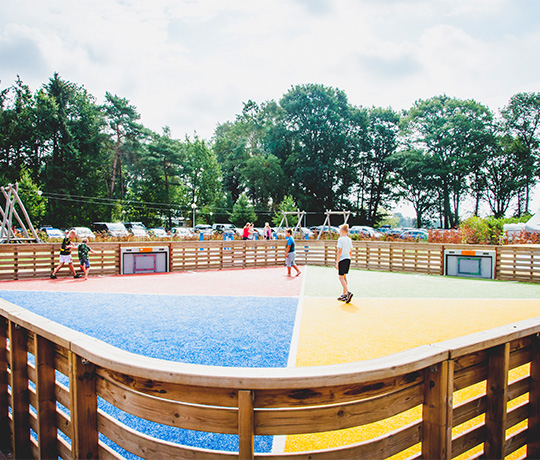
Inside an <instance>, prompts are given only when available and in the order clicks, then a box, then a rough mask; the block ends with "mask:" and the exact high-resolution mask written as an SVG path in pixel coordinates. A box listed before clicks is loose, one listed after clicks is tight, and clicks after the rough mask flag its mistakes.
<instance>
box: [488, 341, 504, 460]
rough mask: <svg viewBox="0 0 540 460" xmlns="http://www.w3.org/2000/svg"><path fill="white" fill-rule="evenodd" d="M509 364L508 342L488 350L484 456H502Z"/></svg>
mask: <svg viewBox="0 0 540 460" xmlns="http://www.w3.org/2000/svg"><path fill="white" fill-rule="evenodd" d="M509 366H510V343H509V342H507V343H505V344H503V345H499V346H497V347H494V348H492V349H491V350H488V378H487V394H486V402H487V406H486V442H485V443H484V455H485V457H486V458H504V445H505V442H506V414H507V409H506V406H507V403H508V371H509Z"/></svg>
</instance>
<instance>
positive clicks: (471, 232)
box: [460, 216, 530, 244]
mask: <svg viewBox="0 0 540 460" xmlns="http://www.w3.org/2000/svg"><path fill="white" fill-rule="evenodd" d="M529 219H530V216H522V217H519V218H515V217H511V218H495V217H486V218H485V219H481V218H480V217H475V216H473V217H469V218H468V219H466V220H465V221H463V223H462V224H461V225H460V229H461V232H462V238H463V241H462V242H463V243H468V244H502V242H503V241H502V240H503V237H504V224H515V223H519V222H527V221H528V220H529Z"/></svg>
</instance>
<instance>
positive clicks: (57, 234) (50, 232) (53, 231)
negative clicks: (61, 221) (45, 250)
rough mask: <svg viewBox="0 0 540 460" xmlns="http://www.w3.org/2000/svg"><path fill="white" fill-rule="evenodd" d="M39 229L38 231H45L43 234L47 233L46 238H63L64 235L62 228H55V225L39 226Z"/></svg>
mask: <svg viewBox="0 0 540 460" xmlns="http://www.w3.org/2000/svg"><path fill="white" fill-rule="evenodd" d="M39 231H40V232H45V234H46V235H47V238H61V239H63V238H64V237H65V236H66V235H65V234H64V232H63V231H62V230H60V229H59V228H55V227H49V226H46V227H41V228H40V229H39Z"/></svg>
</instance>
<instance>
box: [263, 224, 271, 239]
mask: <svg viewBox="0 0 540 460" xmlns="http://www.w3.org/2000/svg"><path fill="white" fill-rule="evenodd" d="M264 238H265V239H266V240H271V239H272V229H271V228H270V224H269V223H268V222H266V224H264Z"/></svg>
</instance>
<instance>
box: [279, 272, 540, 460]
mask: <svg viewBox="0 0 540 460" xmlns="http://www.w3.org/2000/svg"><path fill="white" fill-rule="evenodd" d="M349 288H350V290H351V291H352V292H353V293H354V294H355V296H354V297H353V300H352V302H351V303H350V304H344V303H342V302H340V301H338V300H337V299H336V298H337V296H338V295H339V294H340V289H339V283H338V281H337V275H336V271H335V270H333V269H330V268H322V267H309V270H308V274H307V280H306V286H305V292H304V297H303V299H302V310H301V318H300V327H299V336H298V346H297V351H296V360H295V365H296V366H322V365H328V364H339V363H348V362H355V361H361V360H369V359H373V358H379V357H382V356H387V355H391V354H394V353H397V352H400V351H403V350H407V349H411V348H415V347H418V346H421V345H426V344H433V343H437V342H442V341H445V340H449V339H453V338H456V337H462V336H465V335H468V334H472V333H476V332H480V331H485V330H488V329H492V328H495V327H498V326H503V325H507V324H511V323H513V322H516V321H520V320H524V319H529V318H534V317H537V316H540V286H538V285H528V284H518V283H505V282H498V281H484V280H470V279H455V278H444V277H435V276H423V275H409V274H396V273H381V272H365V271H359V270H353V271H351V273H350V275H349ZM527 373H528V367H526V366H523V367H522V368H518V369H515V370H514V371H512V373H511V375H510V380H514V379H516V378H518V377H521V376H523V375H525V374H527ZM482 392H485V382H484V383H482V384H479V385H476V386H475V387H472V388H469V389H467V391H460V392H457V393H456V394H455V395H454V404H455V405H456V404H460V403H462V402H463V401H466V400H468V399H471V398H472V397H475V396H477V395H479V394H481V393H482ZM526 397H527V396H526V395H525V400H526ZM518 402H519V401H513V404H516V403H518ZM420 413H421V407H417V408H414V409H412V410H410V411H407V412H405V413H402V414H400V415H399V416H397V417H393V418H392V419H387V420H385V421H384V422H379V423H375V424H371V425H366V426H363V427H357V428H353V429H347V430H341V431H336V432H331V433H319V434H313V435H298V436H289V437H287V440H286V443H285V451H287V452H296V451H305V450H313V449H325V448H330V447H336V446H342V445H346V444H351V443H356V442H361V441H364V440H368V439H373V438H375V437H377V436H380V435H382V434H385V433H388V432H389V431H392V430H394V429H397V428H399V427H402V426H404V425H407V424H409V423H411V422H413V421H414V420H416V419H418V418H419V417H420ZM482 422H483V420H481V419H478V420H474V421H472V423H469V424H463V425H462V426H459V427H457V429H455V432H454V434H459V432H460V431H464V430H466V429H469V428H470V427H471V426H474V425H475V424H476V425H477V424H479V423H482ZM517 428H518V427H516V429H517ZM416 452H418V449H416ZM519 452H520V451H517V452H516V453H515V454H516V455H517V456H519ZM414 453H415V450H414V449H413V450H410V452H407V454H408V455H412V454H414ZM471 454H472V451H470V452H469V453H468V455H471ZM402 457H403V455H402ZM516 458H517V457H516Z"/></svg>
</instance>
